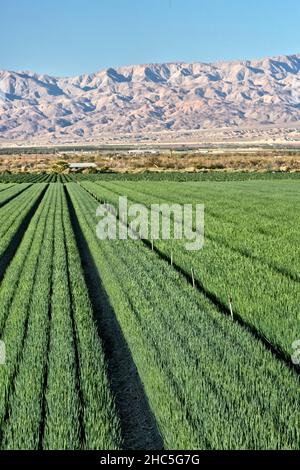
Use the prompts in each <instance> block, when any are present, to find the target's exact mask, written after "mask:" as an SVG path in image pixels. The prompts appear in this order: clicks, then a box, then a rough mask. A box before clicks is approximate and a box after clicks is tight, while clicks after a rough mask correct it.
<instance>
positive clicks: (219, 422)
mask: <svg viewBox="0 0 300 470" xmlns="http://www.w3.org/2000/svg"><path fill="white" fill-rule="evenodd" d="M130 180H131V181H130ZM124 195H126V196H127V197H128V203H129V206H130V205H131V204H134V203H140V204H143V205H144V206H146V207H148V208H149V207H150V205H151V204H154V203H167V204H173V203H179V204H185V203H186V204H190V203H192V204H196V203H199V204H204V205H205V242H204V247H203V249H201V250H199V251H187V250H186V249H185V242H186V240H184V239H183V240H154V241H153V242H151V241H149V240H142V239H139V240H130V239H128V240H99V239H98V237H97V234H96V225H97V222H98V218H97V217H96V209H97V207H98V206H99V203H101V202H107V203H110V204H112V205H114V206H115V207H117V205H118V200H119V196H124ZM299 209H300V186H299V181H298V179H297V177H294V176H292V175H291V176H289V177H284V176H283V175H280V176H278V175H271V174H269V175H267V176H266V175H265V177H264V178H263V176H261V175H259V176H257V177H254V176H253V177H249V176H248V177H246V176H245V175H235V176H231V177H230V176H226V175H225V176H224V175H223V177H222V176H220V175H218V174H216V175H215V177H213V176H212V175H210V176H203V175H202V177H201V176H200V175H199V176H196V175H191V176H189V175H183V174H180V176H176V175H169V176H168V177H167V176H160V177H159V175H156V176H153V175H151V176H149V175H148V176H147V175H144V176H142V177H138V176H137V175H135V176H134V177H130V176H128V177H126V175H123V177H120V176H118V177H115V176H114V175H85V176H84V175H82V176H80V175H77V176H73V175H19V177H17V176H14V175H7V176H6V177H4V176H3V177H2V179H1V182H0V217H1V225H0V234H1V238H0V280H1V283H0V340H2V341H4V343H5V346H6V360H5V364H3V365H1V364H0V448H1V449H162V448H165V449H207V450H210V449H300V413H299V409H300V394H299V372H300V368H299V366H298V365H297V364H294V363H293V362H292V359H291V355H292V354H293V352H294V351H293V346H292V344H293V342H294V341H296V340H300V317H299V315H300V313H299V305H300V269H299V267H300V261H299V260H300V235H299V225H300V224H299V222H300V215H299Z"/></svg>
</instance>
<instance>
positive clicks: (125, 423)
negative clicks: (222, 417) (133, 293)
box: [64, 187, 163, 450]
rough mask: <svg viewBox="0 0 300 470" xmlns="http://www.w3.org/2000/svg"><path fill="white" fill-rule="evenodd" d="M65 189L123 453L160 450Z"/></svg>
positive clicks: (151, 418)
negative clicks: (112, 399) (125, 450)
mask: <svg viewBox="0 0 300 470" xmlns="http://www.w3.org/2000/svg"><path fill="white" fill-rule="evenodd" d="M64 188H65V193H66V197H67V201H68V207H69V212H70V217H71V222H72V227H73V231H74V234H75V237H76V242H77V246H78V250H79V253H80V257H81V264H82V267H83V272H84V276H85V280H86V284H87V287H88V291H89V295H90V299H91V302H92V305H93V310H94V315H95V319H96V322H97V326H98V333H99V337H100V338H101V340H102V344H103V347H104V353H105V357H106V361H107V365H108V377H109V381H110V386H111V390H112V392H113V394H114V396H115V403H116V408H117V411H118V414H119V418H120V422H121V431H122V437H123V448H124V449H133V450H136V449H144V450H147V449H163V441H162V438H161V435H160V433H159V429H158V425H157V423H156V420H155V417H154V415H153V413H152V411H151V409H150V406H149V403H148V399H147V396H146V394H145V391H144V387H143V384H142V382H141V380H140V377H139V374H138V371H137V369H136V366H135V363H134V360H133V358H132V355H131V352H130V350H129V347H128V345H127V342H126V339H125V338H124V335H123V332H122V330H121V328H120V325H119V323H118V320H117V318H116V314H115V312H114V310H113V308H112V306H111V304H110V301H109V298H108V296H107V293H106V291H105V289H104V286H103V284H102V281H101V278H100V276H99V272H98V269H97V267H96V265H95V262H94V259H93V256H92V254H91V252H90V250H89V247H88V244H87V242H86V240H85V237H84V235H83V233H82V230H81V228H80V225H79V222H78V219H77V216H76V213H75V210H74V207H73V204H72V201H71V199H70V196H69V193H68V191H67V189H66V187H64Z"/></svg>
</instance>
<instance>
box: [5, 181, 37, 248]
mask: <svg viewBox="0 0 300 470" xmlns="http://www.w3.org/2000/svg"><path fill="white" fill-rule="evenodd" d="M45 188H46V185H45V184H36V185H32V186H31V187H29V188H28V189H26V191H24V193H22V194H20V195H19V196H17V197H15V198H14V199H12V200H11V201H10V202H8V203H7V204H5V205H4V206H2V207H0V219H1V227H0V257H1V256H3V254H4V252H5V250H6V249H7V247H8V246H9V244H10V242H11V241H12V239H13V237H14V235H15V234H16V233H17V231H18V229H19V227H20V225H21V223H22V221H24V220H25V219H26V216H27V214H29V212H30V211H31V209H32V208H33V207H34V205H35V204H36V203H37V201H38V199H39V198H40V197H41V195H42V193H43V191H45Z"/></svg>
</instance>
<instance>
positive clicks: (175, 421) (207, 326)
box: [67, 183, 300, 449]
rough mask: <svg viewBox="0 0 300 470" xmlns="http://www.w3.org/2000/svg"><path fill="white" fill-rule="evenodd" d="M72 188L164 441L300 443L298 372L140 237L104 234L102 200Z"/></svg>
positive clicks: (224, 445) (203, 445)
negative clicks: (100, 231)
mask: <svg viewBox="0 0 300 470" xmlns="http://www.w3.org/2000/svg"><path fill="white" fill-rule="evenodd" d="M67 190H68V191H69V194H70V197H71V201H72V204H73V206H74V209H75V212H76V214H77V217H78V220H79V224H80V227H81V230H82V232H83V234H84V236H85V238H86V240H87V243H88V246H89V249H90V251H91V253H92V255H93V257H94V260H95V264H96V266H97V268H98V270H99V274H101V280H102V282H103V285H104V287H105V289H106V291H107V293H108V295H109V298H110V302H111V304H112V306H113V308H114V310H115V313H116V316H117V319H118V322H119V323H120V326H121V328H122V331H123V333H124V335H125V338H126V340H127V342H128V345H129V347H130V350H131V352H132V356H133V359H134V361H135V363H136V365H137V369H138V372H139V374H140V377H141V380H142V382H143V385H144V388H145V392H146V394H147V397H148V400H149V403H150V406H151V408H152V410H153V412H154V414H155V417H156V419H157V422H158V425H159V428H160V431H161V434H162V436H163V440H164V443H165V446H166V448H170V449H174V448H181V449H182V448H199V449H228V448H229V449H236V448H240V449H241V448H249V449H262V448H265V449H266V448H288V449H290V448H297V447H299V443H300V435H299V414H298V412H297V409H298V407H299V393H298V390H299V388H298V387H299V379H298V376H297V375H296V374H294V373H292V372H291V371H290V370H289V369H288V368H287V367H286V366H285V365H284V364H283V363H281V362H280V361H278V360H277V359H276V358H275V357H274V356H273V355H272V354H271V353H270V352H269V351H268V350H266V349H265V347H264V346H263V345H262V344H261V342H260V341H258V340H256V339H255V338H254V337H253V336H252V335H251V334H250V333H249V332H248V331H247V330H245V329H244V328H242V327H241V326H240V325H238V324H237V323H235V322H232V321H231V320H230V319H229V318H227V317H224V316H223V315H222V314H221V313H220V312H219V311H218V309H217V308H216V307H215V306H214V305H213V304H212V303H211V302H210V301H209V300H208V299H207V298H206V296H205V295H203V294H201V293H200V292H197V291H196V290H195V289H193V288H192V286H191V285H189V284H188V283H187V282H186V280H185V279H184V278H183V277H182V276H181V275H179V274H178V273H177V272H176V271H175V270H174V269H173V268H172V267H171V266H170V265H168V264H167V263H166V262H165V261H163V260H162V259H160V257H158V256H157V255H156V253H155V252H152V251H151V250H149V249H148V248H146V247H145V246H144V244H143V243H142V242H141V241H132V240H125V241H120V240H116V241H109V240H102V241H99V240H98V239H97V236H96V230H95V227H96V223H97V219H96V217H95V214H96V208H97V205H98V202H97V201H96V200H95V199H94V198H93V197H92V196H90V195H89V194H88V193H87V192H86V191H85V190H84V189H82V188H80V187H79V186H78V185H77V184H74V183H70V184H67ZM286 390H289V393H288V394H287V393H286ZM283 396H284V397H285V400H283V399H282V397H283Z"/></svg>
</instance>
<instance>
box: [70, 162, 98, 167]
mask: <svg viewBox="0 0 300 470" xmlns="http://www.w3.org/2000/svg"><path fill="white" fill-rule="evenodd" d="M69 168H97V165H96V163H70V164H69Z"/></svg>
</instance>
